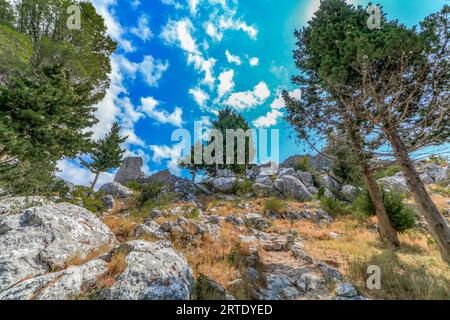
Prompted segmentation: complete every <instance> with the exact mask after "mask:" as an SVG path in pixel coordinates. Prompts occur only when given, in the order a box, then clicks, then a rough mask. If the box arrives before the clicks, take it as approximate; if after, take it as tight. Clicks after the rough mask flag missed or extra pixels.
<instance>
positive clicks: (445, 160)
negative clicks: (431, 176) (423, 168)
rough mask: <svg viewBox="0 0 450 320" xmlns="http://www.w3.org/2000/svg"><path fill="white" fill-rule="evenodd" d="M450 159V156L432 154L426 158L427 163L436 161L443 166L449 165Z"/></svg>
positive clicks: (435, 162)
mask: <svg viewBox="0 0 450 320" xmlns="http://www.w3.org/2000/svg"><path fill="white" fill-rule="evenodd" d="M449 161H450V159H449V158H448V157H443V156H439V155H432V156H430V157H429V158H428V159H427V160H426V162H427V163H434V164H437V165H439V166H441V167H446V166H448V163H449Z"/></svg>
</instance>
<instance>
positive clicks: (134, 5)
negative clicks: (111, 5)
mask: <svg viewBox="0 0 450 320" xmlns="http://www.w3.org/2000/svg"><path fill="white" fill-rule="evenodd" d="M140 5H141V1H139V0H133V1H131V7H132V8H133V9H136V8H137V7H139V6H140Z"/></svg>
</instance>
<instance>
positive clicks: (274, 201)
mask: <svg viewBox="0 0 450 320" xmlns="http://www.w3.org/2000/svg"><path fill="white" fill-rule="evenodd" d="M286 209H287V205H286V202H284V201H283V200H281V199H279V198H275V197H272V198H269V199H266V200H265V201H264V210H265V211H270V212H274V213H276V214H279V215H282V214H284V213H286Z"/></svg>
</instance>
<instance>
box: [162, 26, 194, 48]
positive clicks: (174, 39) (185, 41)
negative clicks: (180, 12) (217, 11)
mask: <svg viewBox="0 0 450 320" xmlns="http://www.w3.org/2000/svg"><path fill="white" fill-rule="evenodd" d="M193 32H194V26H193V24H192V22H191V20H189V19H188V18H185V19H182V20H178V21H174V20H169V22H168V23H167V25H166V26H165V27H164V28H163V30H162V32H161V38H162V39H163V40H164V41H165V42H166V43H168V44H171V45H176V46H178V47H180V48H181V49H183V50H184V51H186V52H188V53H195V54H199V51H198V47H197V43H196V40H195V38H194V37H193V36H192V33H193Z"/></svg>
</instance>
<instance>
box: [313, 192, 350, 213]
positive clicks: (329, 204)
mask: <svg viewBox="0 0 450 320" xmlns="http://www.w3.org/2000/svg"><path fill="white" fill-rule="evenodd" d="M319 199H320V207H321V208H322V209H323V210H324V211H326V212H327V213H328V214H330V215H331V216H333V217H337V216H346V215H349V214H351V213H352V207H351V206H350V205H348V204H346V203H344V202H342V201H341V200H337V199H331V198H327V197H324V196H322V197H320V198H319Z"/></svg>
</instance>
